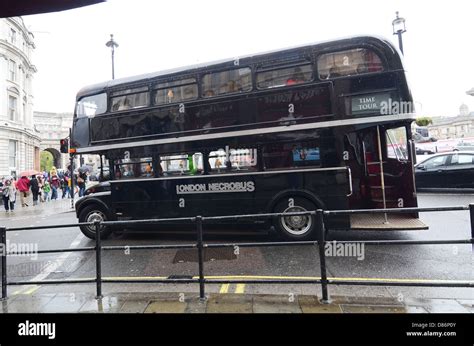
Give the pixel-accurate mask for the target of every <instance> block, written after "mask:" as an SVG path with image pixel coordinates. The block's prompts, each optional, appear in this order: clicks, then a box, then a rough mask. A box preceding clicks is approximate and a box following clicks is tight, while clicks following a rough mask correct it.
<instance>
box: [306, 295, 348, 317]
mask: <svg viewBox="0 0 474 346" xmlns="http://www.w3.org/2000/svg"><path fill="white" fill-rule="evenodd" d="M298 303H299V305H300V309H301V311H302V312H303V313H309V314H327V313H332V314H340V313H342V309H341V306H340V305H339V304H335V303H330V304H323V303H321V302H320V300H319V299H318V297H314V296H299V297H298Z"/></svg>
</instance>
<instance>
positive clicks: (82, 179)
mask: <svg viewBox="0 0 474 346" xmlns="http://www.w3.org/2000/svg"><path fill="white" fill-rule="evenodd" d="M86 179H87V175H86V173H84V172H82V173H79V176H78V177H77V187H78V188H79V197H82V196H84V192H85V191H86Z"/></svg>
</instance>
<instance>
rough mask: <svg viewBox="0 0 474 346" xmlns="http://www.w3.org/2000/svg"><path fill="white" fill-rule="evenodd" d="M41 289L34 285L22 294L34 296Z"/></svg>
mask: <svg viewBox="0 0 474 346" xmlns="http://www.w3.org/2000/svg"><path fill="white" fill-rule="evenodd" d="M40 287H41V286H38V285H33V287H31V288H30V289H29V290H26V291H24V292H23V293H22V294H27V295H30V294H33V292H35V291H37V290H38V288H40Z"/></svg>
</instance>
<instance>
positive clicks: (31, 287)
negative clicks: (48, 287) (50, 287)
mask: <svg viewBox="0 0 474 346" xmlns="http://www.w3.org/2000/svg"><path fill="white" fill-rule="evenodd" d="M40 287H41V286H38V285H25V287H23V288H21V289H19V290H17V291H15V292H13V293H12V295H14V296H16V295H19V294H25V295H30V294H32V293H33V292H35V291H36V290H37V289H38V288H40Z"/></svg>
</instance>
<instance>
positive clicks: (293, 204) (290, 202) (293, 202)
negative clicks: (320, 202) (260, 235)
mask: <svg viewBox="0 0 474 346" xmlns="http://www.w3.org/2000/svg"><path fill="white" fill-rule="evenodd" d="M316 209H317V207H316V205H315V204H314V203H312V202H310V201H309V200H307V199H305V198H301V197H286V198H284V199H282V200H281V201H280V202H279V203H278V204H277V205H276V207H275V209H274V212H275V213H299V212H306V211H314V210H316ZM274 225H275V228H276V229H277V230H278V232H279V234H280V235H281V236H282V237H283V238H285V239H287V240H310V239H314V238H315V236H316V228H317V226H316V219H315V217H314V216H313V215H293V216H278V217H276V218H275V219H274Z"/></svg>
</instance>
